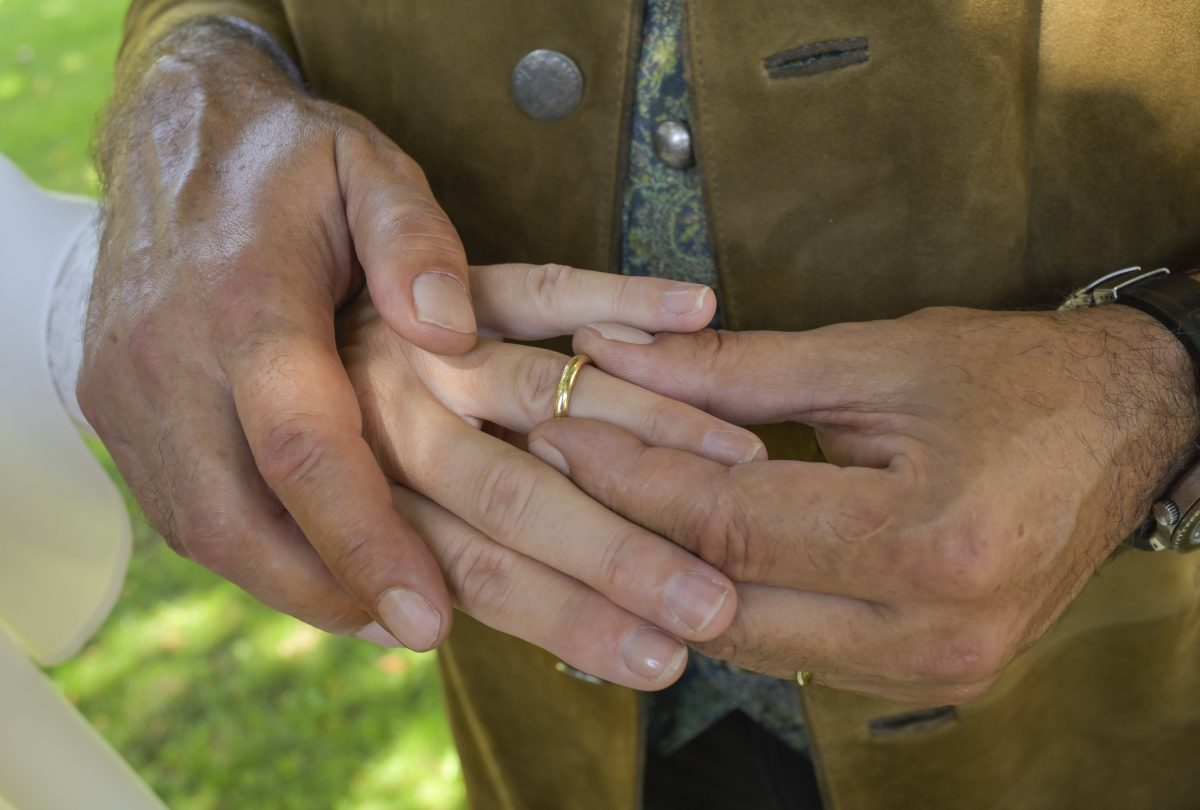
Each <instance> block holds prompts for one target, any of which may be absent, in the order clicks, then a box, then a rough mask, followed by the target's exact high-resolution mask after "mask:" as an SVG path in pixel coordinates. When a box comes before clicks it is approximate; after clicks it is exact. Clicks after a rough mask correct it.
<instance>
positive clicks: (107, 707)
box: [0, 0, 463, 810]
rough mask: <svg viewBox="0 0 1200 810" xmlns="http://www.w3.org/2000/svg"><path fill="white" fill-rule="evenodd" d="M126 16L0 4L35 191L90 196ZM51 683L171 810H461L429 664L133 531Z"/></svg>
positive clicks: (16, 131)
mask: <svg viewBox="0 0 1200 810" xmlns="http://www.w3.org/2000/svg"><path fill="white" fill-rule="evenodd" d="M125 4H126V0H41V1H40V2H39V1H38V0H0V151H2V152H4V153H5V154H6V155H8V156H9V157H10V158H12V159H13V160H15V161H16V162H17V163H18V164H19V165H20V166H21V167H22V168H23V169H25V171H26V172H28V173H29V174H30V175H31V176H32V177H33V178H34V179H35V180H37V181H38V182H39V183H41V184H43V185H45V186H47V187H49V188H54V189H58V190H63V191H76V192H83V193H92V192H94V190H95V188H96V176H95V173H94V172H93V171H92V169H91V165H90V162H89V160H88V152H89V143H90V139H91V132H92V128H93V122H94V121H95V118H96V115H97V112H98V111H99V109H100V107H101V104H102V103H103V99H104V96H105V95H106V94H107V92H108V89H109V83H110V77H111V65H112V61H113V58H114V55H115V53H116V46H117V41H118V35H119V28H120V20H121V16H122V14H123V13H124V6H125ZM94 449H95V450H96V451H97V454H98V457H99V458H101V459H102V461H103V462H104V463H105V465H106V467H107V468H108V469H109V471H110V472H112V473H114V474H115V470H114V469H113V467H112V463H111V461H110V460H109V459H108V458H107V456H106V455H105V454H104V453H103V450H102V449H101V448H99V447H98V446H94ZM126 497H127V500H128V493H126ZM131 507H132V503H131ZM51 675H52V677H53V679H54V681H55V682H56V683H57V684H58V685H59V687H60V688H61V689H62V690H63V692H64V693H65V694H66V695H67V696H68V697H69V698H70V699H71V701H72V702H74V703H75V704H76V705H77V706H78V707H79V708H80V710H81V711H82V712H83V713H84V714H85V715H86V716H87V717H88V718H89V720H91V722H92V723H93V724H94V725H95V726H96V727H97V728H98V729H99V730H100V731H101V733H103V734H104V735H105V736H106V737H107V738H108V739H109V740H110V741H111V742H112V743H113V744H114V745H115V746H116V748H117V749H118V750H119V751H120V752H121V754H122V755H123V756H125V757H126V759H128V760H129V762H130V763H131V764H132V765H133V767H134V768H135V769H136V770H137V771H138V772H139V773H140V774H141V775H142V777H143V778H145V779H146V780H147V782H149V784H150V786H151V787H152V788H153V789H154V790H155V791H156V792H157V793H158V794H159V795H160V796H162V797H163V799H164V800H165V801H166V802H167V803H168V804H169V805H170V806H171V807H172V808H176V810H220V809H223V808H272V810H274V809H275V808H279V809H280V810H286V808H321V810H327V808H337V810H367V809H368V808H370V809H371V810H375V809H376V808H378V809H379V810H383V808H388V810H408V809H409V808H412V809H413V810H418V809H419V810H455V809H456V808H461V807H462V806H463V792H462V785H461V778H460V774H459V765H458V759H457V757H456V756H455V754H454V751H453V748H452V746H451V742H450V737H449V732H448V731H447V728H446V725H445V721H444V718H443V715H442V705H441V697H440V695H439V693H438V690H437V685H436V675H435V668H434V660H433V658H432V657H431V656H428V655H416V654H414V653H410V652H407V651H393V650H383V649H379V648H375V647H371V646H369V645H367V644H365V643H363V642H360V641H356V640H354V639H345V638H337V637H333V636H328V635H325V634H323V633H320V632H318V631H316V630H313V629H311V628H309V627H307V626H305V625H302V624H300V623H299V622H296V621H294V620H292V619H290V618H288V617H286V616H280V615H279V614H276V613H273V612H271V611H269V610H267V609H265V608H263V607H262V606H260V605H258V604H257V603H256V602H254V600H252V599H251V598H249V597H248V596H246V595H245V594H244V593H242V592H241V591H239V590H238V589H237V588H235V587H234V586H232V585H230V584H228V583H226V582H224V581H222V580H220V579H218V578H217V577H215V576H213V575H211V574H209V573H208V572H206V571H204V570H202V569H200V568H199V567H197V566H196V565H194V564H192V563H190V562H187V561H185V560H182V559H180V558H178V557H176V556H175V555H174V554H173V553H172V552H170V551H169V550H168V549H167V548H166V546H165V545H164V544H163V542H162V540H161V539H160V538H158V537H157V536H156V535H155V534H154V532H153V531H152V530H151V529H150V528H149V527H148V526H147V525H146V524H145V522H144V521H142V520H141V519H140V518H139V519H135V551H134V556H133V560H132V563H131V566H130V570H129V576H128V579H127V580H126V584H125V589H124V592H123V593H122V596H121V600H120V602H119V604H118V605H117V608H116V610H115V611H114V613H113V615H112V617H111V619H110V620H109V621H108V623H107V624H106V625H105V626H104V628H103V629H102V630H101V632H100V633H99V635H98V636H97V637H96V639H95V640H93V641H92V643H90V644H89V645H88V646H87V648H86V649H85V650H84V651H83V652H82V653H81V654H80V655H79V656H78V657H77V658H75V659H74V660H72V661H70V662H68V663H67V664H64V665H63V666H60V667H57V668H56V669H55V670H54V671H53V672H52V673H51ZM0 722H2V721H0Z"/></svg>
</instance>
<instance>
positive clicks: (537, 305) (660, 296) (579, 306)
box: [471, 264, 717, 340]
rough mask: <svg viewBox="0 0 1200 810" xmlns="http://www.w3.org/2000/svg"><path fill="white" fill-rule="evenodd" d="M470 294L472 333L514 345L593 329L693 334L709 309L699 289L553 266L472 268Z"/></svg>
mask: <svg viewBox="0 0 1200 810" xmlns="http://www.w3.org/2000/svg"><path fill="white" fill-rule="evenodd" d="M471 291H472V295H473V297H474V300H475V313H476V315H477V316H478V318H479V326H480V328H481V329H484V330H486V331H488V332H491V333H494V334H500V335H504V336H506V337H511V338H517V339H520V340H538V339H541V338H550V337H557V336H558V335H569V334H571V333H572V332H574V331H575V330H576V329H579V328H581V327H583V326H586V325H587V324H593V323H600V322H606V323H617V324H627V325H629V326H633V327H636V328H637V329H644V330H646V331H649V332H694V331H696V330H697V329H703V328H704V327H706V326H708V324H709V322H710V321H711V320H712V317H713V313H714V312H716V308H717V297H716V295H715V294H714V293H713V291H712V290H710V289H709V288H708V287H705V286H704V285H703V284H688V283H685V282H679V281H669V280H667V279H661V278H650V277H646V276H622V275H616V274H614V273H599V272H595V271H591V270H579V269H576V268H574V267H566V266H564V265H560V264H542V265H533V264H495V265H488V266H485V267H472V268H471Z"/></svg>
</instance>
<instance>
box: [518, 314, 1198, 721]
mask: <svg viewBox="0 0 1200 810" xmlns="http://www.w3.org/2000/svg"><path fill="white" fill-rule="evenodd" d="M576 348H577V350H580V351H586V352H588V353H589V354H591V355H592V356H593V357H594V358H595V360H596V362H597V364H598V365H599V366H600V367H601V368H603V369H605V370H606V371H608V372H609V373H611V374H614V375H616V376H618V377H622V378H624V379H627V380H630V381H632V382H635V383H637V384H639V385H644V386H646V387H647V388H651V389H653V390H655V391H658V392H659V393H662V394H665V395H666V396H670V397H675V398H678V399H681V400H683V401H686V402H690V403H692V404H694V405H697V406H698V407H701V408H703V409H705V410H707V411H709V412H711V413H713V414H715V415H718V416H720V417H722V418H725V419H729V420H731V421H734V422H741V423H768V422H780V421H786V420H795V421H799V422H804V423H807V424H810V425H813V426H815V427H816V428H817V430H818V436H819V439H820V441H821V446H822V448H823V449H824V451H825V454H826V456H827V457H828V459H829V460H830V461H831V462H832V463H830V464H819V463H803V462H795V461H765V462H753V463H749V464H743V465H739V466H735V467H724V466H722V465H719V464H714V463H713V462H711V461H707V460H705V459H702V458H699V457H697V456H695V455H690V454H687V453H683V452H679V451H676V450H670V449H665V448H661V447H647V446H646V445H645V444H644V443H642V442H640V441H639V440H638V439H637V438H636V437H633V436H631V435H629V434H628V433H625V432H623V431H621V430H619V429H618V428H616V427H613V426H610V425H604V424H601V423H599V422H591V421H587V420H555V421H554V422H550V423H546V424H544V425H542V426H540V427H539V428H538V429H537V430H536V431H534V433H533V434H531V437H530V445H529V446H530V449H531V451H533V452H534V453H535V454H537V455H539V456H541V457H542V458H544V459H546V460H547V461H550V462H551V463H554V464H555V465H556V466H558V467H559V468H560V469H561V470H563V471H564V472H565V471H569V474H570V475H571V477H572V479H573V480H574V481H575V482H576V483H577V484H578V485H579V486H580V487H581V488H583V489H584V490H585V491H586V492H588V493H589V494H592V495H593V496H594V497H596V498H597V499H598V500H600V501H601V502H603V503H605V504H606V505H608V506H609V507H610V508H612V509H614V510H615V511H617V512H619V513H621V514H624V515H626V516H627V517H629V518H630V519H631V520H633V521H635V522H637V523H639V524H641V525H643V526H645V527H647V528H648V529H650V530H652V531H655V532H657V533H659V534H661V535H663V536H665V537H669V538H671V539H673V540H675V541H676V542H678V543H680V544H681V545H683V546H684V547H685V548H687V549H689V550H692V551H694V552H695V553H696V554H698V555H699V556H701V557H702V558H704V559H706V560H708V561H709V562H711V563H713V564H714V565H715V566H717V567H718V568H720V569H721V570H723V571H724V572H725V573H727V574H728V575H729V576H730V577H731V578H733V579H734V580H736V581H741V582H742V583H744V584H742V585H740V586H739V588H738V601H739V607H738V614H737V616H736V617H735V620H734V623H733V625H732V626H731V628H730V630H729V631H728V632H726V633H725V634H723V635H722V636H721V637H719V638H717V639H716V640H714V641H711V642H707V643H705V644H701V645H698V646H699V648H700V649H701V650H704V651H705V652H708V653H711V654H714V655H716V656H718V657H724V658H728V659H730V660H732V661H733V662H734V663H737V664H739V665H741V666H744V667H747V668H750V669H755V670H759V671H762V672H767V673H770V674H773V675H777V676H782V677H787V676H790V675H794V674H795V673H796V672H797V671H798V670H810V671H812V672H814V673H816V677H817V679H818V680H819V681H822V682H824V683H826V684H829V685H831V686H835V687H840V688H846V689H851V690H855V691H860V692H865V693H869V694H874V695H879V696H882V697H887V698H892V699H897V700H903V701H910V702H915V703H924V704H945V703H960V702H963V701H967V700H970V699H972V698H974V697H976V696H978V695H979V694H981V693H982V692H983V691H984V690H985V689H986V688H987V687H988V685H989V684H990V683H991V682H992V681H993V680H994V679H995V678H996V677H997V675H998V674H999V673H1000V672H1001V671H1002V670H1003V669H1004V667H1005V666H1006V665H1007V664H1008V663H1009V662H1010V661H1011V660H1012V659H1013V658H1014V657H1015V656H1016V655H1018V654H1019V653H1020V652H1021V651H1023V650H1024V649H1026V648H1027V647H1028V646H1029V645H1030V644H1032V643H1033V642H1034V641H1035V640H1036V639H1037V638H1038V637H1039V636H1041V635H1042V634H1043V633H1044V632H1045V631H1046V629H1047V628H1048V627H1049V626H1050V624H1051V623H1052V622H1054V620H1055V619H1056V618H1057V617H1058V616H1059V615H1060V614H1061V613H1062V611H1063V610H1064V609H1065V608H1066V606H1067V605H1068V603H1069V602H1070V601H1071V600H1072V599H1073V598H1074V597H1075V596H1076V595H1077V594H1078V593H1079V591H1080V590H1081V589H1082V588H1083V587H1084V585H1085V584H1086V583H1087V581H1088V579H1089V578H1090V577H1091V575H1092V573H1093V572H1094V571H1095V570H1096V569H1097V567H1099V566H1100V565H1101V564H1103V563H1104V562H1105V561H1106V560H1107V559H1108V558H1109V557H1110V556H1111V555H1112V553H1113V552H1114V550H1115V549H1116V548H1117V546H1118V544H1119V543H1120V542H1121V540H1122V538H1124V537H1126V536H1127V535H1128V534H1129V533H1130V532H1131V530H1133V529H1134V527H1135V526H1136V525H1137V523H1138V522H1139V521H1140V520H1141V519H1143V517H1144V516H1145V514H1146V509H1147V508H1148V506H1149V503H1150V501H1151V499H1152V497H1153V496H1154V495H1155V494H1156V492H1158V491H1159V490H1160V489H1161V487H1162V486H1163V484H1164V481H1165V480H1166V479H1167V478H1168V477H1169V475H1170V474H1171V472H1172V471H1173V470H1175V469H1178V467H1179V466H1180V464H1181V462H1182V460H1183V459H1184V458H1186V456H1187V455H1188V453H1189V451H1190V443H1191V441H1192V440H1193V439H1194V437H1195V435H1196V431H1197V415H1196V384H1195V379H1194V376H1195V375H1194V370H1193V369H1192V366H1191V363H1190V361H1189V359H1188V357H1187V355H1186V353H1185V352H1184V350H1183V348H1182V346H1180V345H1179V343H1178V342H1177V341H1176V340H1175V339H1174V338H1173V337H1172V336H1171V335H1170V333H1168V332H1167V331H1166V330H1165V329H1163V328H1162V327H1161V326H1160V325H1158V323H1157V322H1156V321H1154V320H1153V319H1151V318H1149V317H1147V316H1145V315H1143V314H1141V313H1139V312H1137V311H1135V310H1133V309H1129V308H1126V307H1121V306H1111V307H1104V308H1101V309H1098V310H1093V311H1087V312H1079V313H1064V314H1058V313H995V312H983V311H977V310H952V309H934V310H924V311H921V312H919V313H916V314H914V315H911V316H909V317H905V318H901V319H898V320H895V321H879V322H873V323H862V324H842V325H837V326H832V327H828V328H824V329H818V330H815V331H813V332H808V333H796V334H789V333H778V332H761V333H740V334H739V333H730V332H725V333H714V332H705V333H701V334H698V335H659V336H658V337H657V338H653V337H651V336H650V335H646V334H640V333H638V332H637V331H636V330H630V329H628V328H625V327H619V326H601V327H600V328H598V329H596V328H589V329H585V330H582V331H581V332H580V333H579V334H578V335H577V336H576Z"/></svg>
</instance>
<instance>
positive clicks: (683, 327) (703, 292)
mask: <svg viewBox="0 0 1200 810" xmlns="http://www.w3.org/2000/svg"><path fill="white" fill-rule="evenodd" d="M662 306H663V310H664V311H665V312H666V313H667V314H668V315H670V316H672V317H673V319H674V323H675V325H674V326H673V327H672V329H671V330H670V331H672V332H693V331H696V330H698V329H703V328H704V327H706V326H708V324H709V323H710V322H711V321H712V318H713V315H714V314H716V311H717V295H716V293H714V292H713V291H712V289H711V288H709V287H706V286H704V285H703V284H676V285H674V286H672V287H670V288H668V289H667V290H665V291H664V292H663V294H662Z"/></svg>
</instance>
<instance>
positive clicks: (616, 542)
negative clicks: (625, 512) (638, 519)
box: [597, 527, 645, 593]
mask: <svg viewBox="0 0 1200 810" xmlns="http://www.w3.org/2000/svg"><path fill="white" fill-rule="evenodd" d="M641 538H642V535H641V534H640V532H639V531H638V530H637V529H634V528H632V527H631V528H627V529H621V530H620V531H618V532H617V533H616V534H614V535H613V536H612V537H610V538H609V539H608V542H607V543H606V544H605V545H604V547H603V549H602V550H601V553H600V561H599V565H598V566H597V574H598V576H599V581H600V582H603V583H605V585H606V587H607V588H608V589H611V591H613V592H617V593H624V592H628V591H629V590H630V589H634V588H636V587H637V586H638V584H639V582H640V581H641V580H642V579H643V578H644V572H645V558H644V556H643V555H640V554H637V553H636V552H637V550H638V548H639V546H640V545H641V543H640V542H639V541H640V540H641Z"/></svg>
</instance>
